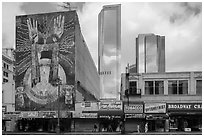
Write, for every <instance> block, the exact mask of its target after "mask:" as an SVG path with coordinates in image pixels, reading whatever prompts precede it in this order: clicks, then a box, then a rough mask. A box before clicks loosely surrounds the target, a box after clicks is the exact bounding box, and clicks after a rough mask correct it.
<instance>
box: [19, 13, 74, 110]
mask: <svg viewBox="0 0 204 137" xmlns="http://www.w3.org/2000/svg"><path fill="white" fill-rule="evenodd" d="M76 17H77V15H76V12H75V11H67V12H55V13H45V14H33V15H24V16H17V17H16V57H15V59H16V81H15V83H16V95H15V97H16V100H15V101H16V102H15V105H16V106H15V108H16V110H21V111H40V110H57V108H58V107H60V109H61V110H73V109H74V99H75V87H74V84H75V24H76ZM59 79H60V80H59ZM58 85H60V86H59V87H58ZM58 90H59V91H60V92H59V102H60V104H59V106H58V103H57V102H58Z"/></svg>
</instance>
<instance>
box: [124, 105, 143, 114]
mask: <svg viewBox="0 0 204 137" xmlns="http://www.w3.org/2000/svg"><path fill="white" fill-rule="evenodd" d="M124 112H125V113H143V104H129V105H127V104H125V105H124Z"/></svg>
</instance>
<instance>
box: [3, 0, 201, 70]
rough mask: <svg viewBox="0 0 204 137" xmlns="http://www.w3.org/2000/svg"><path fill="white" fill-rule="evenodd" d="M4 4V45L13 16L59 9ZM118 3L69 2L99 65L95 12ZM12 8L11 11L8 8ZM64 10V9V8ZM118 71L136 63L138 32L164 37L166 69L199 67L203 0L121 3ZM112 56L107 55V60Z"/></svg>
mask: <svg viewBox="0 0 204 137" xmlns="http://www.w3.org/2000/svg"><path fill="white" fill-rule="evenodd" d="M32 4H33V3H24V4H23V3H3V4H2V9H3V10H2V11H3V14H2V15H3V17H2V19H3V20H2V31H3V37H2V40H3V47H14V36H15V35H14V34H15V29H14V28H15V16H16V15H22V14H30V13H41V12H53V11H62V8H60V7H59V6H57V5H59V4H60V3H42V5H44V6H43V7H42V5H41V7H39V6H37V5H32ZM111 4H119V3H108V2H107V3H102V2H88V3H83V2H82V3H81V2H80V3H71V6H73V7H77V13H78V17H79V21H80V26H81V31H82V34H83V36H84V39H85V41H86V43H87V46H88V48H89V51H90V53H91V56H92V58H93V60H94V62H95V64H96V67H97V66H98V14H99V13H100V11H101V10H102V7H103V6H104V5H111ZM11 9H12V10H11ZM63 10H64V9H63ZM121 23H122V24H121V25H122V26H121V35H122V37H121V38H122V39H121V68H122V69H121V70H122V72H125V66H126V65H127V63H130V65H131V64H135V60H136V57H135V50H136V49H135V45H136V44H135V39H136V37H137V36H138V34H143V33H154V34H157V35H162V36H165V49H166V51H165V52H166V71H168V72H170V71H177V72H178V71H201V70H202V3H201V2H195V3H193V2H190V3H184V2H183V3H179V2H176V3H169V2H165V3H161V2H156V3H141V2H140V3H139V2H133V3H130V2H124V3H121ZM112 60H113V58H112V57H111V58H109V59H108V60H107V63H110V62H111V61H112Z"/></svg>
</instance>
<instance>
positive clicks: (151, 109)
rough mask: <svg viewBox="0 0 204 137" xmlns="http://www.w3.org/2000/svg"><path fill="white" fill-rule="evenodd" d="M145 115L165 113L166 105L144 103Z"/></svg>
mask: <svg viewBox="0 0 204 137" xmlns="http://www.w3.org/2000/svg"><path fill="white" fill-rule="evenodd" d="M144 112H145V113H166V103H145V108H144Z"/></svg>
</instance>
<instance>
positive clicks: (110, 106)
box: [99, 101, 122, 111]
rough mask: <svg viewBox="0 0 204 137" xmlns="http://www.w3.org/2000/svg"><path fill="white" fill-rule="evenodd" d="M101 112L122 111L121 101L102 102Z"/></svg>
mask: <svg viewBox="0 0 204 137" xmlns="http://www.w3.org/2000/svg"><path fill="white" fill-rule="evenodd" d="M99 110H105V111H110V110H122V102H121V101H111V102H100V105H99Z"/></svg>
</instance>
